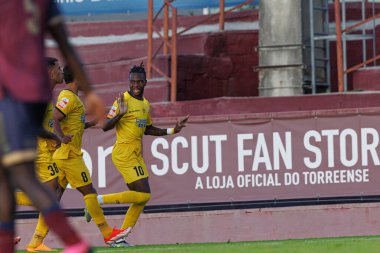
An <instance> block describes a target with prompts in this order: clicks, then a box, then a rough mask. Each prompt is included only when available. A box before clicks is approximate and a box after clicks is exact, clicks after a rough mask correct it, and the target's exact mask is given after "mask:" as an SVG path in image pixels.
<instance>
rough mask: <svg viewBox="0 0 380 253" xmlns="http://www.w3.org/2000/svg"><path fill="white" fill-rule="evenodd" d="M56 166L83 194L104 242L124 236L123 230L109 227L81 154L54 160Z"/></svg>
mask: <svg viewBox="0 0 380 253" xmlns="http://www.w3.org/2000/svg"><path fill="white" fill-rule="evenodd" d="M56 163H57V164H58V167H59V168H60V169H61V170H62V171H63V172H64V173H65V175H66V178H67V180H68V182H69V183H70V185H71V186H72V187H73V188H76V189H77V190H78V191H79V192H81V193H82V195H83V200H84V202H85V205H86V208H87V209H88V211H89V212H90V214H91V216H92V217H93V219H94V222H95V224H96V225H97V226H98V228H99V230H100V232H101V233H102V235H103V237H104V241H105V242H106V243H110V242H111V241H114V240H116V239H119V238H121V237H124V236H125V233H124V231H122V230H119V229H115V228H114V229H113V228H111V227H110V226H109V225H108V223H107V221H106V219H105V217H104V213H103V209H102V208H101V207H100V205H99V202H98V200H97V192H96V190H95V188H94V187H93V185H92V180H91V175H90V172H89V170H88V168H87V167H86V164H85V163H84V160H83V158H82V157H81V156H78V157H74V158H70V159H60V160H56Z"/></svg>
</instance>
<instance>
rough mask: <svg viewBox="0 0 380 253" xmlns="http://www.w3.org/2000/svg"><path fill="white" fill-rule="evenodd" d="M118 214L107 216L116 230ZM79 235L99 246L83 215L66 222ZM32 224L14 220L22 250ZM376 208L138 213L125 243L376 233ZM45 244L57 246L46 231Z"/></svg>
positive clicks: (379, 209) (379, 218)
mask: <svg viewBox="0 0 380 253" xmlns="http://www.w3.org/2000/svg"><path fill="white" fill-rule="evenodd" d="M123 219H124V217H123V216H107V220H108V222H109V224H110V225H112V226H118V225H120V224H121V223H122V222H123ZM70 221H71V222H72V224H73V225H74V226H75V227H76V228H77V229H78V231H80V233H81V235H82V236H83V237H84V238H86V239H87V240H88V241H89V242H90V243H91V244H92V245H94V246H105V245H104V243H103V238H102V237H101V234H100V233H99V232H98V229H97V227H96V225H95V224H94V223H93V222H92V223H86V221H85V220H84V218H83V217H75V218H70ZM35 225H36V221H35V220H31V219H27V220H17V232H18V235H20V236H21V237H22V240H21V242H20V243H19V244H18V245H17V248H18V249H24V248H25V245H26V243H27V242H28V241H29V239H30V238H31V236H32V233H33V231H34V227H35ZM379 231H380V204H378V203H372V204H345V205H321V206H307V207H305V206H301V207H286V208H264V209H241V210H228V211H204V212H183V213H162V214H142V215H141V217H140V219H139V221H138V223H137V225H136V227H135V229H134V231H133V232H132V234H131V235H130V236H129V238H128V241H129V242H130V243H132V244H135V245H144V244H179V243H207V242H241V241H259V240H284V239H299V238H323V237H340V236H368V235H378V234H379ZM45 243H46V244H47V245H49V246H50V247H62V244H61V243H60V242H59V241H58V239H57V238H56V237H55V236H54V235H53V233H49V234H48V236H47V238H46V239H45Z"/></svg>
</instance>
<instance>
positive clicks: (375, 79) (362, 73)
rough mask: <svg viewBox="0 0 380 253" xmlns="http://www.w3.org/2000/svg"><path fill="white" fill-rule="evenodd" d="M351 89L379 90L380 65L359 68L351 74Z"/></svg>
mask: <svg viewBox="0 0 380 253" xmlns="http://www.w3.org/2000/svg"><path fill="white" fill-rule="evenodd" d="M352 75H353V76H352V78H353V82H352V83H353V90H363V91H379V90H380V83H379V75H380V67H368V68H366V69H359V70H357V71H355V72H354V73H353V74H352Z"/></svg>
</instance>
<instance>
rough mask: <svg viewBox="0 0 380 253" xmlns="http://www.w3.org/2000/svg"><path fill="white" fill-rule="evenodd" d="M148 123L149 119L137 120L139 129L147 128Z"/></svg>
mask: <svg viewBox="0 0 380 253" xmlns="http://www.w3.org/2000/svg"><path fill="white" fill-rule="evenodd" d="M147 122H148V120H147V119H136V126H137V127H139V128H144V127H146V123H147Z"/></svg>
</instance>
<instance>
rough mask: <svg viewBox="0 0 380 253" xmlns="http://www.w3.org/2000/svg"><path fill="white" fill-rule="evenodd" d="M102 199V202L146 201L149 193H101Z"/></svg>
mask: <svg viewBox="0 0 380 253" xmlns="http://www.w3.org/2000/svg"><path fill="white" fill-rule="evenodd" d="M102 199H103V201H102V204H125V203H144V202H145V203H146V202H148V200H149V199H150V193H145V192H136V191H124V192H118V193H113V194H105V195H102Z"/></svg>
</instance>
